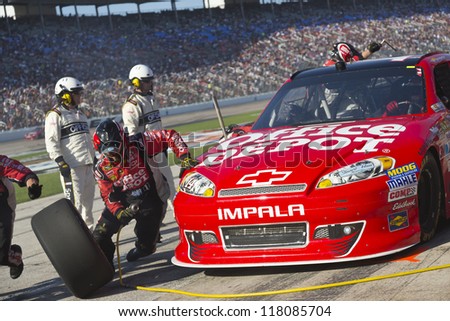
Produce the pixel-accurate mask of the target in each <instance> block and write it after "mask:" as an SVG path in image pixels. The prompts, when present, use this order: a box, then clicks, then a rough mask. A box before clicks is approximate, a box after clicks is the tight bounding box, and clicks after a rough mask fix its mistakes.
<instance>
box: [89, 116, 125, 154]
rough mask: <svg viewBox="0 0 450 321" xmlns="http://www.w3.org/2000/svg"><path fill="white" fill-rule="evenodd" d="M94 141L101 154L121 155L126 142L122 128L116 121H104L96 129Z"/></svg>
mask: <svg viewBox="0 0 450 321" xmlns="http://www.w3.org/2000/svg"><path fill="white" fill-rule="evenodd" d="M92 140H93V143H94V148H95V150H96V151H98V152H99V153H101V154H103V153H118V154H120V152H121V150H122V145H123V142H124V140H123V130H122V127H121V126H120V125H119V123H118V122H116V121H115V120H112V119H107V120H104V121H102V122H101V123H100V124H99V125H98V126H97V128H96V129H95V133H94V137H93V139H92Z"/></svg>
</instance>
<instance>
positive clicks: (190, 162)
mask: <svg viewBox="0 0 450 321" xmlns="http://www.w3.org/2000/svg"><path fill="white" fill-rule="evenodd" d="M190 156H191V155H189V154H185V155H182V156H181V164H180V165H181V168H180V175H179V176H178V177H179V178H181V177H182V176H183V174H184V171H185V170H187V169H190V168H192V167H195V166H196V165H198V161H197V160H196V159H193V158H191V157H190Z"/></svg>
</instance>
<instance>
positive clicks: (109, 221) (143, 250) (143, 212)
mask: <svg viewBox="0 0 450 321" xmlns="http://www.w3.org/2000/svg"><path fill="white" fill-rule="evenodd" d="M93 141H94V148H95V149H96V150H97V151H98V152H99V153H100V157H99V159H98V161H97V163H96V166H95V177H96V180H97V182H98V186H99V188H100V194H101V197H102V198H103V200H104V202H105V205H106V206H105V209H104V211H103V213H102V215H101V217H100V219H99V221H98V223H97V225H96V227H95V229H94V233H93V234H94V239H95V240H96V241H97V243H98V244H99V245H100V247H101V249H102V250H103V252H104V253H105V255H106V257H107V258H108V260H109V261H110V263H111V265H112V266H114V265H113V257H114V250H115V245H114V243H113V242H112V239H111V238H112V236H113V235H114V234H115V233H117V232H118V230H119V228H120V227H121V226H124V225H127V224H128V223H129V222H130V221H131V220H132V219H135V220H136V226H135V228H134V232H135V234H136V236H137V240H136V242H135V246H136V247H135V248H133V249H132V250H130V251H129V252H128V254H127V260H128V261H129V262H132V261H135V260H137V259H139V258H141V257H144V256H147V255H150V254H152V253H154V252H155V251H156V243H157V242H158V240H159V236H160V235H159V233H160V231H159V230H160V224H161V220H162V219H163V214H164V212H163V211H164V208H165V205H166V204H164V202H163V200H161V198H160V196H159V195H158V191H157V189H156V184H155V180H154V178H153V174H152V171H151V169H150V168H149V165H148V162H147V159H148V158H149V157H152V156H153V155H156V154H158V153H161V152H164V151H166V150H167V149H168V148H169V147H170V148H171V149H172V151H173V152H174V154H175V155H176V156H177V157H178V158H179V159H181V171H180V177H181V175H182V173H183V171H184V170H186V169H187V168H191V167H193V166H195V165H196V161H195V160H193V159H191V157H190V154H189V150H188V147H187V145H186V144H185V143H184V141H183V139H182V138H181V136H180V134H179V133H178V132H176V131H174V130H153V131H151V130H146V131H144V132H143V133H139V134H136V135H133V136H132V137H131V138H130V141H128V136H127V135H124V131H123V129H122V127H121V126H120V125H119V124H118V123H117V122H115V121H113V120H106V121H103V122H102V123H100V124H99V125H98V127H97V128H96V130H95V133H94V137H93Z"/></svg>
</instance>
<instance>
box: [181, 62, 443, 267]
mask: <svg viewBox="0 0 450 321" xmlns="http://www.w3.org/2000/svg"><path fill="white" fill-rule="evenodd" d="M449 97H450V55H449V54H444V53H431V54H427V55H411V56H403V57H394V58H385V59H369V60H365V61H360V62H357V63H353V64H347V65H346V64H344V63H338V64H337V65H336V66H329V67H320V68H315V69H309V70H303V71H300V72H297V73H295V74H293V75H292V77H291V78H290V79H289V80H288V81H286V83H285V84H284V85H283V86H282V87H281V88H280V90H279V91H278V92H277V93H276V94H275V96H274V97H273V98H272V100H271V101H270V103H269V104H268V105H267V107H266V108H265V110H264V111H263V112H262V113H261V115H260V116H259V118H258V119H257V120H256V122H255V123H254V125H253V126H252V127H251V129H250V130H249V131H248V132H246V133H240V135H237V136H236V137H231V138H229V139H227V140H225V141H223V142H221V143H220V144H218V145H217V146H215V147H214V148H212V149H210V150H209V151H208V152H207V153H205V154H204V155H202V156H201V157H200V158H199V161H200V164H199V165H198V166H196V167H195V168H194V169H192V170H190V171H188V172H186V173H185V174H184V176H183V177H182V178H181V180H180V189H179V192H178V193H177V195H176V197H175V200H174V211H175V218H176V221H177V223H178V225H179V233H180V243H179V244H178V246H177V247H176V249H175V255H174V257H173V258H172V262H173V263H174V264H175V265H178V266H183V267H199V268H214V267H218V268H223V267H242V266H273V265H300V264H317V263H331V262H343V261H351V260H361V259H368V258H373V257H378V256H384V255H389V254H392V253H396V252H399V251H402V250H404V249H407V248H409V247H411V246H413V245H415V244H418V243H420V242H423V241H427V240H429V239H431V238H432V237H433V236H434V234H435V232H436V229H437V225H438V222H439V220H440V218H449V217H450V205H449V204H450V203H449V202H450V184H449V182H450V112H449V109H450V102H449Z"/></svg>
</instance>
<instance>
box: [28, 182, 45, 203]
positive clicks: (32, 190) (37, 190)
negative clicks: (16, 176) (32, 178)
mask: <svg viewBox="0 0 450 321" xmlns="http://www.w3.org/2000/svg"><path fill="white" fill-rule="evenodd" d="M41 193H42V185H38V184H33V185H31V186H30V187H28V197H29V198H30V199H32V200H34V199H36V198H39V196H41Z"/></svg>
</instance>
